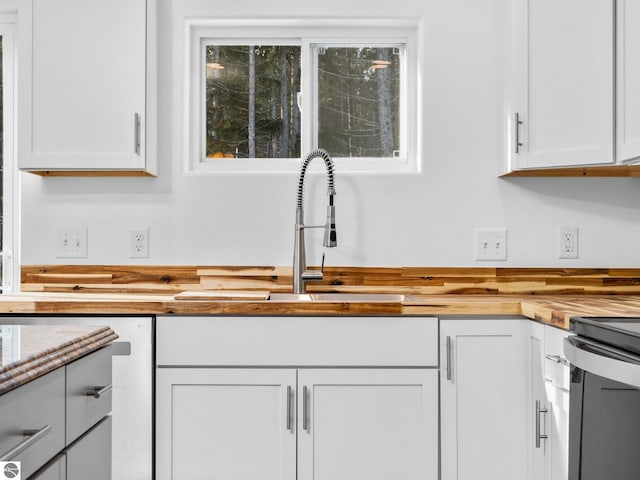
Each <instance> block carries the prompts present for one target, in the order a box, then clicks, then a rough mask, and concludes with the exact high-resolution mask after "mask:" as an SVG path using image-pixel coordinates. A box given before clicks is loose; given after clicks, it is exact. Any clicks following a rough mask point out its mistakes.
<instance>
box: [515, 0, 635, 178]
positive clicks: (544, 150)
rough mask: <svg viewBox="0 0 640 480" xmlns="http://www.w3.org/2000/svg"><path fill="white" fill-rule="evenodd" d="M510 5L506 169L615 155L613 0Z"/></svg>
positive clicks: (602, 160) (599, 160)
mask: <svg viewBox="0 0 640 480" xmlns="http://www.w3.org/2000/svg"><path fill="white" fill-rule="evenodd" d="M511 5H513V8H514V10H513V12H512V13H513V16H514V17H513V22H512V25H513V32H512V34H513V40H514V46H513V48H512V55H513V58H512V65H513V72H512V73H513V75H512V77H513V88H512V94H511V97H512V98H511V102H510V106H509V109H508V110H509V112H508V122H507V124H508V127H509V128H508V131H509V135H508V138H509V141H508V144H509V147H508V148H509V158H510V160H511V161H510V167H511V169H512V170H513V169H523V168H541V167H557V166H575V165H592V164H606V163H613V162H614V161H615V159H614V144H613V135H614V134H613V131H614V117H613V115H614V103H613V102H614V85H613V80H614V68H615V67H614V48H615V44H614V22H615V0H517V1H516V2H514V3H513V4H511ZM635 35H636V36H637V35H638V34H637V33H636V34H635ZM639 118H640V117H639Z"/></svg>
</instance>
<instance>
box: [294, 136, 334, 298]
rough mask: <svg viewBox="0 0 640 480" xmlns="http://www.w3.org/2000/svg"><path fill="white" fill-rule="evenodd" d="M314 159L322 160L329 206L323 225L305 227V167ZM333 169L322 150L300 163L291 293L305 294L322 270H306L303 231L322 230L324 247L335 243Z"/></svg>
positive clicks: (320, 278)
mask: <svg viewBox="0 0 640 480" xmlns="http://www.w3.org/2000/svg"><path fill="white" fill-rule="evenodd" d="M314 158H322V160H324V165H325V167H326V169H327V195H329V205H328V206H327V221H326V223H325V224H324V225H305V224H304V208H303V200H304V177H305V174H306V173H307V167H308V166H309V163H310V162H311V160H313V159H314ZM333 170H334V167H333V161H332V160H331V157H329V154H328V153H327V152H326V151H325V150H322V149H320V148H319V149H317V150H313V151H312V152H310V153H309V154H308V155H307V157H306V158H305V159H304V162H302V167H301V168H300V179H299V180H298V198H297V202H296V229H295V239H294V245H293V293H305V285H306V282H307V281H309V280H322V277H323V273H322V268H321V270H320V271H318V270H313V271H308V270H307V262H306V253H305V246H304V230H305V229H306V228H324V241H323V242H322V244H323V245H324V246H325V247H335V246H336V245H337V244H338V242H337V235H336V211H335V207H334V205H333V196H334V195H335V194H336V189H335V186H334V171H333ZM322 267H324V255H323V256H322Z"/></svg>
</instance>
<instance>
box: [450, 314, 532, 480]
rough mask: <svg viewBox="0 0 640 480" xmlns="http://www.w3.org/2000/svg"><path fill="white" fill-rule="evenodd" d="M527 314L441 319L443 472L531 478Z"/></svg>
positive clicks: (457, 479) (455, 476) (468, 478)
mask: <svg viewBox="0 0 640 480" xmlns="http://www.w3.org/2000/svg"><path fill="white" fill-rule="evenodd" d="M525 328H526V321H524V320H516V319H511V320H510V319H504V320H481V319H474V320H447V319H441V321H440V345H441V349H440V351H441V358H440V365H441V383H440V395H441V398H440V408H441V418H440V422H441V430H442V433H441V448H442V477H441V478H442V480H524V479H526V478H527V418H528V415H527V412H526V405H527V401H526V391H527V389H526V380H525V376H526V375H525V374H526V367H525V365H526V361H525V360H526V354H525V348H524V347H525V341H524V333H525Z"/></svg>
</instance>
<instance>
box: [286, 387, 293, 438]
mask: <svg viewBox="0 0 640 480" xmlns="http://www.w3.org/2000/svg"><path fill="white" fill-rule="evenodd" d="M291 394H292V391H291V385H287V430H291V423H292V422H291Z"/></svg>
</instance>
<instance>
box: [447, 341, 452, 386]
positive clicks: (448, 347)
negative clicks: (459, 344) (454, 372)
mask: <svg viewBox="0 0 640 480" xmlns="http://www.w3.org/2000/svg"><path fill="white" fill-rule="evenodd" d="M446 345H447V380H451V337H447V339H446Z"/></svg>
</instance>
